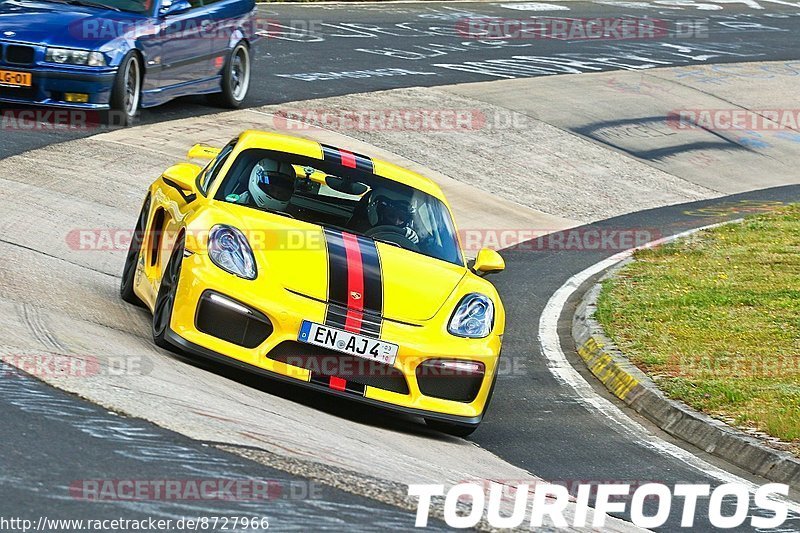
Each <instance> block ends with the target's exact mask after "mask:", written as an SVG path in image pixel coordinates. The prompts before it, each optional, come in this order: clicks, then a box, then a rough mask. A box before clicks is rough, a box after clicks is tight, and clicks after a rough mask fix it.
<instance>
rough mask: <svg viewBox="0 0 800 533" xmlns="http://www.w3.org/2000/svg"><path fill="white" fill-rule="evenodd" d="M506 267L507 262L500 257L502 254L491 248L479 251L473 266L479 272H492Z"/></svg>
mask: <svg viewBox="0 0 800 533" xmlns="http://www.w3.org/2000/svg"><path fill="white" fill-rule="evenodd" d="M505 268H506V262H505V261H503V258H502V257H500V254H498V253H497V252H495V251H494V250H492V249H489V248H483V249H482V250H481V251H480V252H478V257H476V258H475V264H474V265H473V266H472V269H473V270H474V271H475V272H476V273H477V274H491V273H493V272H500V271H501V270H504V269H505Z"/></svg>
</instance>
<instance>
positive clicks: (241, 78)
mask: <svg viewBox="0 0 800 533" xmlns="http://www.w3.org/2000/svg"><path fill="white" fill-rule="evenodd" d="M249 89H250V49H249V48H248V47H247V45H246V44H245V43H239V44H237V45H236V46H235V47H234V48H233V51H232V52H231V55H230V57H229V58H228V61H227V62H226V63H225V67H224V68H223V71H222V92H219V93H216V94H212V95H210V96H209V98H210V99H211V102H212V103H213V104H214V105H217V106H220V107H229V108H232V109H237V108H239V107H241V105H242V102H244V99H245V98H246V97H247V91H248V90H249Z"/></svg>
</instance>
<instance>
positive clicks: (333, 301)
mask: <svg viewBox="0 0 800 533" xmlns="http://www.w3.org/2000/svg"><path fill="white" fill-rule="evenodd" d="M325 245H326V247H327V251H328V302H329V304H328V308H327V310H326V312H325V325H327V326H333V327H336V328H341V329H344V324H345V317H346V309H344V306H346V305H347V252H346V250H345V247H344V239H343V237H342V232H341V231H336V230H332V229H328V228H325ZM337 304H338V305H337Z"/></svg>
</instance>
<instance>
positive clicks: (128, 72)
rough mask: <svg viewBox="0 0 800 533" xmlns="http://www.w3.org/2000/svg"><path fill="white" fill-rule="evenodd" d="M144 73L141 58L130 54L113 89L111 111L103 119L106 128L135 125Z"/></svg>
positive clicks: (121, 64)
mask: <svg viewBox="0 0 800 533" xmlns="http://www.w3.org/2000/svg"><path fill="white" fill-rule="evenodd" d="M142 72H143V71H142V64H141V62H140V60H139V56H138V55H136V53H134V52H128V53H127V55H126V56H125V57H124V58H123V59H122V62H121V63H120V65H119V70H118V71H117V76H116V78H114V85H113V86H112V88H111V100H110V101H109V105H110V106H111V109H110V110H109V111H108V112H107V113H106V114H105V115H104V117H103V122H104V123H105V125H106V126H109V127H121V128H125V127H127V126H130V125H132V124H133V123H134V121H135V120H136V113H138V111H139V103H140V101H141V98H142Z"/></svg>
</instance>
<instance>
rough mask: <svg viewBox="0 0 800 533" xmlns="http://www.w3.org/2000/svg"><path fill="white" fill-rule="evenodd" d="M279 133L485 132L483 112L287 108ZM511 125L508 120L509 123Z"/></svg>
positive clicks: (277, 119)
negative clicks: (482, 130) (334, 131)
mask: <svg viewBox="0 0 800 533" xmlns="http://www.w3.org/2000/svg"><path fill="white" fill-rule="evenodd" d="M272 121H273V125H274V126H275V128H276V129H279V130H292V131H297V130H308V129H317V128H325V129H331V130H337V131H418V132H458V131H475V130H481V129H484V128H485V127H486V126H487V123H488V122H489V121H488V120H487V116H486V114H485V113H484V112H483V111H481V110H480V109H446V108H442V109H425V108H405V109H397V108H387V109H311V108H309V109H285V110H280V111H278V112H277V113H275V115H274V117H273V119H272ZM506 122H509V121H506Z"/></svg>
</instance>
